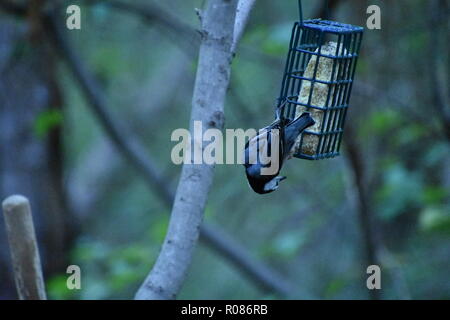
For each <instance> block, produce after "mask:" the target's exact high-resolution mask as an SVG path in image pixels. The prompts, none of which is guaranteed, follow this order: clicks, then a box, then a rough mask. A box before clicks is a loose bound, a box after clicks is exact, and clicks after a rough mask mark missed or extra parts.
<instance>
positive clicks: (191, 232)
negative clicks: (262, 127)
mask: <svg viewBox="0 0 450 320" xmlns="http://www.w3.org/2000/svg"><path fill="white" fill-rule="evenodd" d="M236 7H237V0H231V1H230V0H228V1H224V0H210V1H208V3H207V5H206V10H205V11H204V15H203V17H202V31H201V32H202V42H201V45H200V54H199V62H198V68H197V76H196V81H195V87H194V95H193V98H192V112H191V121H190V131H191V134H192V136H193V130H194V122H195V121H200V122H201V124H202V126H203V127H204V128H205V129H210V128H217V129H222V128H223V124H224V104H225V97H226V91H227V88H228V84H229V80H230V71H231V58H232V55H231V43H232V41H233V30H234V22H235V15H236ZM191 145H192V146H193V147H194V149H198V150H199V151H201V152H203V150H204V147H205V145H204V144H203V142H202V141H197V140H195V138H194V139H193V140H192V143H191ZM213 177H214V166H213V165H208V164H184V165H183V168H182V171H181V177H180V181H179V184H178V188H177V193H176V195H175V201H174V204H173V208H172V214H171V219H170V223H169V229H168V231H167V235H166V238H165V240H164V244H163V246H162V249H161V252H160V254H159V256H158V258H157V260H156V263H155V265H154V266H153V269H152V270H151V271H150V274H149V275H148V277H147V278H146V279H145V281H144V283H143V284H142V286H141V287H140V289H139V290H138V292H137V293H136V299H139V300H141V299H145V300H155V299H158V300H160V299H174V298H176V296H177V294H178V292H179V290H180V289H181V286H182V285H183V283H184V280H185V278H186V275H187V271H188V268H189V266H190V264H191V260H192V255H193V252H194V249H195V246H196V243H197V239H198V236H199V230H200V225H201V223H202V220H203V212H204V210H205V206H206V202H207V199H208V194H209V191H210V189H211V186H212V181H213Z"/></svg>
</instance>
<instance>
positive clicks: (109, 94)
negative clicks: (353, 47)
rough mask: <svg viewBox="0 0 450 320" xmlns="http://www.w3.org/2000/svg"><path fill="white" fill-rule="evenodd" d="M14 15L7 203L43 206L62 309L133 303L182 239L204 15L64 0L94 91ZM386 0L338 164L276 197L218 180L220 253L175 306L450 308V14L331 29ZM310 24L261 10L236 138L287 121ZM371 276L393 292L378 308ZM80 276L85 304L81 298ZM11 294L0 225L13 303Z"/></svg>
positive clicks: (7, 55) (3, 124)
mask: <svg viewBox="0 0 450 320" xmlns="http://www.w3.org/2000/svg"><path fill="white" fill-rule="evenodd" d="M0 2H1V5H0V198H1V199H4V198H5V197H7V196H8V195H10V194H13V193H21V194H24V195H25V196H27V197H28V198H29V199H30V201H31V205H32V208H33V214H34V220H35V224H36V228H37V235H38V240H39V245H40V250H41V255H42V260H43V264H44V272H45V278H46V286H47V290H48V294H49V298H52V299H129V298H132V297H133V296H134V293H135V292H136V290H137V288H138V287H139V285H140V284H141V282H142V281H143V279H144V278H145V276H146V275H147V273H148V271H149V270H150V268H151V266H152V265H153V263H154V261H155V259H156V257H157V255H158V252H159V250H160V246H161V244H162V241H163V239H164V236H165V233H166V230H167V226H168V221H169V213H170V209H171V197H172V195H171V194H172V192H173V190H174V188H175V186H176V183H177V180H178V177H179V173H180V169H181V167H180V166H176V165H174V164H172V162H171V161H170V152H171V149H172V147H173V146H174V144H175V143H173V142H171V141H170V135H171V133H172V131H173V130H174V129H176V128H186V127H187V126H188V123H189V114H190V110H191V97H192V90H193V85H194V78H195V70H196V62H197V52H198V44H199V35H198V33H197V32H196V28H198V17H197V16H196V12H195V10H194V8H200V7H202V2H203V1H200V0H168V1H154V0H153V1H125V0H120V1H119V0H118V1H71V2H67V3H66V2H64V1H63V2H62V4H64V5H68V4H79V5H80V6H81V9H82V29H81V30H73V31H68V30H67V29H66V28H65V17H64V16H63V15H64V13H65V7H64V10H62V11H61V19H60V23H61V25H60V26H59V29H61V31H62V32H63V33H64V37H63V38H64V39H65V42H66V44H67V45H68V46H69V47H70V48H72V49H70V48H69V50H72V53H73V55H74V56H75V60H76V59H78V64H79V65H81V66H82V67H83V66H84V69H85V71H86V74H85V76H86V77H87V79H88V81H87V82H88V85H89V83H90V81H89V80H93V79H95V83H94V82H92V81H91V83H90V84H91V87H92V88H93V90H91V93H92V94H89V88H88V89H86V83H85V84H84V85H83V84H81V83H83V82H80V76H79V75H78V76H77V75H76V74H74V73H73V70H74V69H73V68H71V67H70V63H69V64H68V63H67V62H68V61H67V57H64V55H58V54H57V51H56V50H55V48H54V47H52V45H51V40H49V38H51V35H50V34H49V32H47V29H45V28H40V27H39V24H36V23H35V21H34V19H35V18H36V16H37V14H34V12H35V11H34V10H33V8H31V9H28V10H26V12H22V11H20V10H16V8H15V7H9V6H8V5H5V4H6V3H5V2H4V0H1V1H0ZM13 2H14V1H13ZM38 2H39V1H30V6H32V5H33V4H34V3H38ZM14 3H18V4H23V3H25V1H15V2H14ZM303 3H304V16H305V18H316V17H324V16H325V15H326V11H327V10H326V5H325V1H318V0H316V1H312V0H311V1H308V0H305V1H303ZM371 4H377V5H379V6H380V8H381V12H382V25H381V26H382V29H381V30H366V31H365V35H364V40H363V45H362V50H361V55H360V59H359V62H358V68H357V72H356V83H355V86H354V88H353V95H352V98H351V101H350V109H349V118H348V119H347V124H346V131H345V134H344V142H343V143H344V145H343V148H342V149H343V150H341V151H342V155H341V156H340V157H338V158H335V159H331V160H321V161H316V162H312V161H306V160H298V159H295V160H291V161H289V162H288V163H287V165H286V166H285V168H284V169H283V170H284V175H286V176H287V177H288V179H287V180H286V181H285V182H283V184H282V185H281V187H280V189H279V190H278V191H277V192H274V193H272V194H269V195H266V196H260V195H257V194H255V193H253V191H251V190H250V188H249V187H248V185H247V182H246V178H245V175H244V170H243V168H242V166H240V165H219V166H217V167H216V176H215V179H214V186H213V189H212V192H211V194H210V197H209V201H208V204H207V209H206V212H205V223H206V224H208V227H209V229H208V230H210V231H212V234H213V235H212V237H213V238H214V239H215V240H213V241H212V240H211V236H210V237H203V238H202V240H203V241H202V240H201V241H200V244H199V246H198V247H197V250H196V253H195V257H194V261H193V264H192V266H191V268H190V272H189V275H188V279H187V281H186V283H185V285H184V287H183V289H182V291H181V293H180V295H179V298H180V299H274V298H296V299H309V298H321V299H367V298H383V299H450V274H449V272H450V157H449V155H450V152H449V151H450V106H449V99H450V98H449V61H448V60H449V1H448V0H429V1H426V0H397V1H376V0H373V1H372V0H371V1H361V0H334V1H333V0H330V1H329V5H328V7H329V14H330V17H331V18H332V19H334V20H338V21H342V22H345V23H351V24H357V25H361V26H366V19H367V17H368V15H367V14H366V9H367V7H368V5H371ZM297 19H298V9H297V1H294V0H283V1H264V0H258V1H257V2H256V5H255V7H254V9H253V11H252V13H251V16H250V20H249V24H248V27H247V29H246V32H245V34H244V37H243V39H242V43H241V44H240V46H239V49H238V51H237V55H236V57H235V59H234V61H233V65H232V75H231V77H232V78H231V84H230V88H229V92H228V97H227V105H226V122H225V127H226V128H260V127H262V126H265V125H266V124H268V123H269V122H270V121H271V120H272V117H273V106H274V103H275V99H276V98H277V96H278V93H279V89H280V85H281V78H282V73H283V70H284V62H285V58H286V53H287V48H288V42H289V38H290V32H291V28H292V24H293V23H294V22H295V21H296V20H297ZM66 49H67V48H66ZM63 51H64V50H63ZM77 57H78V58H77ZM81 78H83V77H82V76H81ZM92 88H91V89H92ZM86 92H87V93H88V94H87V95H86ZM99 105H100V109H101V107H104V108H105V109H106V111H107V112H108V114H107V115H106V116H104V119H103V120H102V119H101V117H100V120H99V117H98V115H99V114H100V115H101V114H102V113H101V112H98V109H99ZM96 108H97V109H96ZM96 110H97V111H96ZM105 117H106V118H105ZM111 118H112V119H113V120H112V122H113V125H114V124H115V125H117V126H118V128H119V129H120V137H122V138H124V139H125V140H130V141H131V140H132V142H131V144H132V145H135V144H137V143H139V144H140V145H143V146H144V148H135V149H139V150H138V151H139V152H140V155H142V159H143V160H144V162H145V165H144V167H145V168H144V169H143V167H142V166H139V161H137V162H136V161H134V160H133V159H131V161H130V157H129V155H128V156H127V155H126V154H127V150H124V148H123V146H121V145H120V141H121V139H120V137H119V146H118V139H117V137H115V136H114V130H112V131H111V128H109V129H108V128H106V130H105V126H104V123H108V121H109V122H111ZM102 121H103V122H102ZM110 125H111V123H110ZM113 129H114V128H113ZM111 132H112V139H111ZM137 141H138V142H137ZM128 142H129V141H128ZM125 149H126V148H125ZM141 149H142V150H141ZM141 151H142V152H141ZM124 152H125V157H124ZM374 262H375V263H376V264H379V265H380V266H381V270H382V290H381V291H380V292H377V293H373V292H372V293H370V292H369V290H367V288H366V278H367V274H366V268H367V266H368V265H369V264H372V263H374ZM69 264H76V265H79V266H80V267H81V270H82V290H73V291H70V290H68V289H67V288H66V279H67V275H66V273H65V270H66V268H67V266H68V265H69ZM15 297H16V293H15V289H14V284H13V278H12V272H11V267H10V260H9V251H8V246H7V240H6V236H5V229H4V223H3V219H0V298H2V299H6V298H15Z"/></svg>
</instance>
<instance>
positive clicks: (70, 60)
mask: <svg viewBox="0 0 450 320" xmlns="http://www.w3.org/2000/svg"><path fill="white" fill-rule="evenodd" d="M54 19H55V18H54V17H49V18H48V19H47V20H46V21H47V23H46V27H47V30H48V34H49V36H50V37H51V40H52V42H53V43H54V45H55V47H56V49H57V51H58V52H59V54H60V56H61V58H62V59H63V60H64V61H65V62H66V64H67V66H68V67H69V69H70V71H71V72H72V74H73V76H74V77H75V80H76V81H77V82H78V83H79V85H80V87H81V89H82V91H83V92H84V94H85V96H86V100H87V102H88V106H90V107H91V108H92V111H93V112H94V114H95V116H97V118H98V120H99V121H100V124H101V125H102V126H103V128H104V130H105V132H106V134H107V135H108V137H109V138H110V139H111V140H112V141H113V143H114V145H115V146H116V147H117V148H118V151H119V152H120V153H121V154H122V155H123V156H124V157H125V158H126V159H127V161H128V163H130V165H131V166H132V167H133V168H135V169H136V170H137V171H138V172H139V173H140V175H141V176H142V178H143V179H144V181H145V182H146V184H147V185H148V187H149V188H150V189H151V190H153V191H154V192H155V193H156V194H157V195H158V196H159V197H160V198H161V200H162V201H163V202H164V204H165V205H167V206H172V203H173V199H174V198H175V195H174V193H173V191H172V190H171V189H170V187H169V186H168V183H167V180H166V179H165V177H163V176H161V174H160V170H158V168H157V167H156V166H155V165H154V161H151V158H150V157H149V155H148V154H147V152H146V149H145V147H144V146H143V144H142V143H140V142H139V141H138V140H136V139H135V138H134V137H133V135H131V134H130V133H128V130H126V129H125V128H123V126H121V125H120V123H119V122H118V121H117V120H116V119H115V118H114V117H113V116H112V115H111V114H110V113H109V112H108V106H107V104H106V99H105V97H104V95H103V92H102V90H101V89H100V87H99V86H98V84H97V82H96V81H95V79H94V77H93V75H92V74H90V73H89V72H88V70H87V68H86V66H85V65H84V64H83V63H82V61H81V59H80V58H79V57H78V56H77V55H76V53H75V52H74V50H73V49H72V48H71V47H70V45H69V43H68V42H67V37H66V36H65V35H63V34H62V33H61V32H62V31H61V29H60V28H58V26H57V25H55V21H54ZM200 234H201V240H203V241H204V242H205V244H206V245H208V246H209V247H211V248H212V249H214V250H216V251H217V252H219V253H220V254H221V255H223V256H224V257H225V258H226V259H228V260H229V261H230V262H232V263H233V264H234V265H235V266H236V267H237V268H238V269H240V270H241V271H242V272H243V273H244V274H245V275H246V276H248V277H249V278H250V279H251V280H253V281H254V283H255V284H256V285H257V286H259V287H260V288H262V289H263V290H266V291H268V292H273V293H275V294H277V295H280V296H284V297H294V296H295V294H296V293H297V292H298V291H297V290H295V289H294V288H293V286H292V285H291V283H290V282H288V281H286V280H285V279H283V278H282V277H281V276H280V275H278V274H277V273H276V272H275V271H274V270H272V269H271V268H270V267H269V266H267V265H265V264H264V263H263V262H260V261H257V260H255V259H254V258H253V257H252V256H253V255H252V254H251V253H250V252H248V251H247V250H246V249H245V248H244V247H242V246H241V245H240V244H239V243H237V242H236V241H234V240H233V239H232V237H230V236H227V235H226V234H225V233H224V232H222V231H221V230H218V229H217V228H214V227H211V226H208V225H207V224H203V225H202V226H201V228H200Z"/></svg>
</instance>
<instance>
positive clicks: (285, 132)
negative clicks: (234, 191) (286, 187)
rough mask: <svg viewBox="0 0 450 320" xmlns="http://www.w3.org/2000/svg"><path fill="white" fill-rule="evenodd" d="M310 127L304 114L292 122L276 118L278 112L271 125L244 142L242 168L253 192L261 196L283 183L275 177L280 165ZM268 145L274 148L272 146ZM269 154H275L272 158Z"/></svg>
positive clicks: (307, 116)
mask: <svg viewBox="0 0 450 320" xmlns="http://www.w3.org/2000/svg"><path fill="white" fill-rule="evenodd" d="M313 124H314V120H313V118H312V117H311V115H310V114H309V113H308V112H305V113H303V114H302V115H301V116H300V117H298V118H296V119H294V120H292V121H289V120H288V119H284V118H282V117H280V116H279V112H278V113H277V119H276V120H275V121H274V122H273V123H272V124H271V125H269V126H267V127H265V128H263V129H261V130H259V132H258V134H257V135H256V136H254V137H253V138H251V139H250V140H249V141H248V142H247V144H246V145H245V150H244V166H245V173H246V176H247V180H248V183H249V185H250V187H251V188H252V189H253V191H255V192H256V193H259V194H265V193H270V192H272V191H275V190H276V189H277V188H278V184H279V183H280V181H282V180H284V179H286V177H282V176H279V175H278V174H279V173H280V170H281V167H282V166H283V164H284V161H285V160H287V159H288V158H289V154H290V153H291V151H292V148H294V145H295V142H296V140H297V138H298V136H299V135H300V134H301V133H302V132H303V131H304V130H305V129H306V128H308V127H310V126H312V125H313ZM272 143H276V144H277V145H274V146H272ZM276 148H277V149H276ZM272 151H275V153H274V154H273V157H272ZM261 156H262V157H261ZM267 160H270V161H267Z"/></svg>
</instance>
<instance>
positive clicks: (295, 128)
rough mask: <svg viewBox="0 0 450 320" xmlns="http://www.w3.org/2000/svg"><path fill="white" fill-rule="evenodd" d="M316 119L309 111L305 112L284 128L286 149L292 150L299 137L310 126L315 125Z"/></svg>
mask: <svg viewBox="0 0 450 320" xmlns="http://www.w3.org/2000/svg"><path fill="white" fill-rule="evenodd" d="M314 123H315V121H314V119H313V118H312V117H311V114H310V113H309V112H304V113H302V115H301V116H300V117H298V118H295V119H294V120H292V121H291V122H289V123H288V124H287V126H286V127H285V129H284V141H285V143H286V145H285V148H286V149H285V150H291V149H292V147H293V146H294V144H295V141H296V140H297V137H298V136H299V135H300V134H301V133H302V132H303V131H304V130H305V129H306V128H308V127H310V126H312V125H314Z"/></svg>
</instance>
